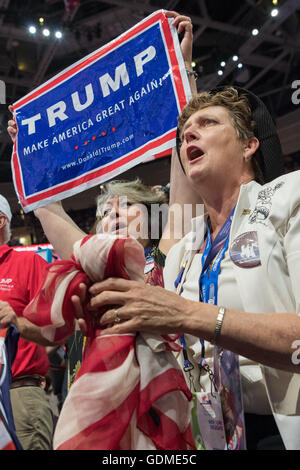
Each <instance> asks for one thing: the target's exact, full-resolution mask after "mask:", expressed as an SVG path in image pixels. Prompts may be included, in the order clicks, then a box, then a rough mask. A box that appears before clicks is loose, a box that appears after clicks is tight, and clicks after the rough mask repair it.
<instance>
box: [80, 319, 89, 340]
mask: <svg viewBox="0 0 300 470" xmlns="http://www.w3.org/2000/svg"><path fill="white" fill-rule="evenodd" d="M78 326H79V328H80V331H81V333H82V335H83V336H87V333H88V327H87V323H86V321H85V320H84V319H83V318H79V320H78Z"/></svg>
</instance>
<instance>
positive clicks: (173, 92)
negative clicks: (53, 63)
mask: <svg viewBox="0 0 300 470" xmlns="http://www.w3.org/2000/svg"><path fill="white" fill-rule="evenodd" d="M171 22H172V19H168V18H167V17H166V16H165V14H164V11H163V10H160V11H157V12H155V13H153V14H152V15H150V16H148V17H147V18H145V19H144V20H143V21H142V22H140V23H138V24H137V25H136V26H134V27H133V28H131V29H130V30H129V31H127V32H126V33H124V34H122V35H121V36H119V37H118V38H117V39H115V40H113V41H112V42H110V43H109V44H107V45H105V46H104V47H102V48H100V49H98V50H96V51H95V52H93V53H92V54H90V55H88V56H87V57H85V58H83V59H82V60H80V61H79V62H77V63H75V64H73V65H72V66H71V67H69V68H67V69H65V70H64V71H63V72H61V73H59V74H58V75H56V76H55V77H53V78H51V79H50V80H49V81H48V82H46V83H45V84H43V85H41V86H40V87H38V88H37V89H35V90H33V91H32V92H30V93H29V94H28V95H26V96H25V97H24V98H22V99H20V100H18V101H17V102H16V103H14V105H13V107H14V116H15V119H16V121H17V126H18V137H17V140H16V142H15V144H14V148H13V154H12V170H13V179H14V184H15V189H16V192H17V195H18V197H19V200H20V203H21V204H22V207H23V208H24V211H25V212H28V211H30V210H33V209H35V208H37V207H40V206H43V205H46V204H49V203H50V202H53V201H57V200H61V199H64V198H66V197H69V196H71V195H73V194H76V193H79V192H81V191H83V190H85V189H87V188H90V187H92V186H95V185H97V184H99V183H101V182H104V181H106V180H108V179H111V178H112V177H115V176H116V175H118V174H120V173H122V172H124V171H126V170H128V169H129V168H131V167H133V166H135V165H137V164H138V163H141V162H143V161H145V160H146V159H147V158H149V156H151V155H155V154H157V153H159V152H162V151H165V150H167V149H169V148H171V147H173V146H175V138H176V128H177V117H178V115H179V114H180V112H181V110H182V108H183V106H184V105H185V104H186V102H187V101H188V99H189V98H190V97H191V92H190V87H189V83H188V79H187V76H186V72H185V65H184V61H183V58H182V55H181V51H180V45H179V41H178V36H177V31H176V28H175V27H172V26H171Z"/></svg>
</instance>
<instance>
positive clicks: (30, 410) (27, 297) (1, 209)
mask: <svg viewBox="0 0 300 470" xmlns="http://www.w3.org/2000/svg"><path fill="white" fill-rule="evenodd" d="M11 217H12V214H11V210H10V207H9V204H8V202H7V200H6V199H5V198H4V197H3V196H1V195H0V328H5V327H6V326H7V324H8V323H9V322H11V323H14V324H15V326H16V327H17V328H18V330H19V331H20V334H21V337H20V338H19V342H18V349H17V353H16V357H15V360H14V362H13V365H12V383H11V391H10V397H11V404H12V409H13V415H14V421H15V427H16V432H17V436H18V439H19V441H20V442H21V444H22V447H23V449H24V450H39V449H40V450H41V449H45V450H46V449H50V448H51V442H52V434H53V418H52V413H51V408H50V405H49V402H48V399H47V396H46V393H45V391H44V389H43V388H42V383H43V382H44V381H45V376H46V374H47V371H48V369H49V360H48V356H47V353H46V348H45V346H46V345H48V344H45V342H44V341H43V340H42V339H41V336H40V334H39V329H38V328H37V327H34V325H32V324H31V323H29V322H28V321H27V320H26V319H25V318H22V315H23V310H24V308H25V307H26V305H27V304H28V303H29V302H30V301H31V299H32V298H33V297H34V296H35V294H36V292H37V291H38V289H39V287H40V285H41V282H42V280H43V270H44V267H45V265H47V263H46V261H45V260H43V258H41V257H40V256H39V255H37V254H35V253H32V252H23V251H22V252H18V251H16V250H14V249H13V248H11V247H9V246H8V245H7V243H8V241H9V239H10V221H11ZM25 338H26V339H25ZM28 340H30V341H28ZM31 341H37V342H39V343H40V344H43V346H42V345H40V344H36V343H33V342H31Z"/></svg>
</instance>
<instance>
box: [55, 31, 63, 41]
mask: <svg viewBox="0 0 300 470" xmlns="http://www.w3.org/2000/svg"><path fill="white" fill-rule="evenodd" d="M55 37H56V38H57V39H61V38H62V32H61V31H56V33H55Z"/></svg>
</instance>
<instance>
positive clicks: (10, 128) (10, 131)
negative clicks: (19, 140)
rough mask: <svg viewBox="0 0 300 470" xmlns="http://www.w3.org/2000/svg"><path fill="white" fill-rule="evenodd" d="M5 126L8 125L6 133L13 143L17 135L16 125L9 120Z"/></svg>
mask: <svg viewBox="0 0 300 470" xmlns="http://www.w3.org/2000/svg"><path fill="white" fill-rule="evenodd" d="M7 124H8V127H7V132H8V134H9V136H10V138H11V140H12V141H13V142H14V141H15V140H16V137H17V133H18V129H17V123H16V122H15V121H13V120H9V121H8V123H7Z"/></svg>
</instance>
